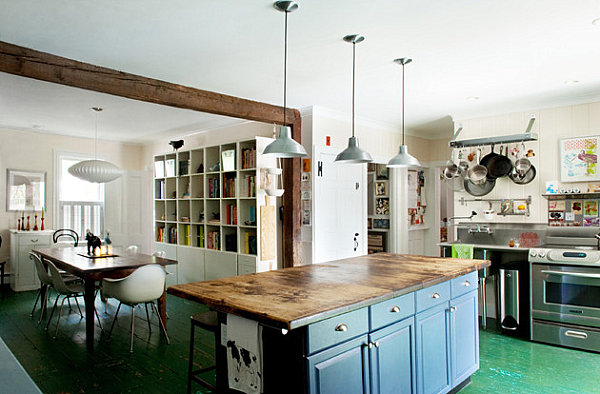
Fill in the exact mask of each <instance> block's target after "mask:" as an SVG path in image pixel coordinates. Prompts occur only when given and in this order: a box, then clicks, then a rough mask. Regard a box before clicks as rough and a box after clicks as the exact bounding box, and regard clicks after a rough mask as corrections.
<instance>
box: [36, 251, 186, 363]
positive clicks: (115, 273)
mask: <svg viewBox="0 0 600 394" xmlns="http://www.w3.org/2000/svg"><path fill="white" fill-rule="evenodd" d="M33 252H35V253H37V254H39V255H40V256H41V258H42V262H43V263H46V262H47V261H50V262H52V263H53V264H54V265H55V266H56V267H57V268H58V269H61V270H64V271H66V272H68V273H70V274H72V275H75V276H77V277H79V278H81V279H82V280H83V285H84V294H83V298H84V302H85V335H86V337H85V342H86V347H87V350H88V351H89V352H93V351H94V319H95V318H94V315H95V314H94V311H95V306H94V304H95V298H96V294H95V292H96V282H97V281H102V280H103V279H107V278H108V279H120V278H124V277H126V276H128V275H130V274H131V273H132V272H133V271H135V270H136V269H137V268H139V267H141V266H144V265H148V264H160V265H162V266H167V265H172V264H177V261H176V260H172V259H167V258H163V257H158V256H152V255H148V254H144V253H133V252H130V251H127V250H125V249H124V248H119V247H115V248H113V251H112V254H111V255H109V256H90V255H88V253H87V247H85V246H83V247H63V248H39V249H34V250H33ZM41 291H42V299H43V300H44V299H46V298H45V296H46V292H47V291H48V289H47V286H45V285H42V289H41ZM158 309H159V313H160V318H161V319H162V321H163V323H164V325H165V327H166V325H167V321H166V316H167V314H166V311H167V299H166V292H163V294H162V295H161V297H160V298H159V299H158Z"/></svg>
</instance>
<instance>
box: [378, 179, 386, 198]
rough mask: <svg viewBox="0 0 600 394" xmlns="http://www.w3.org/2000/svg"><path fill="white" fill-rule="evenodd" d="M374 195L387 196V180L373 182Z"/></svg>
mask: <svg viewBox="0 0 600 394" xmlns="http://www.w3.org/2000/svg"><path fill="white" fill-rule="evenodd" d="M375 195H376V196H387V182H375Z"/></svg>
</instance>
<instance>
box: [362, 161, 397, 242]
mask: <svg viewBox="0 0 600 394" xmlns="http://www.w3.org/2000/svg"><path fill="white" fill-rule="evenodd" d="M367 182H368V186H367V204H368V205H367V212H368V216H367V229H368V235H367V239H368V252H369V253H378V252H388V251H389V250H390V249H389V231H390V191H391V188H390V186H391V185H390V179H389V171H388V169H387V167H386V165H385V164H380V163H369V164H368V165H367Z"/></svg>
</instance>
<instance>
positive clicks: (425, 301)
mask: <svg viewBox="0 0 600 394" xmlns="http://www.w3.org/2000/svg"><path fill="white" fill-rule="evenodd" d="M448 300H450V281H446V282H443V283H440V284H437V285H435V286H431V287H427V288H425V289H421V290H418V291H417V313H418V312H421V311H424V310H425V309H429V308H431V307H432V306H435V305H439V304H441V303H444V302H447V301H448Z"/></svg>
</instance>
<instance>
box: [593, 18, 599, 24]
mask: <svg viewBox="0 0 600 394" xmlns="http://www.w3.org/2000/svg"><path fill="white" fill-rule="evenodd" d="M592 25H594V26H600V18H596V19H594V20H593V21H592Z"/></svg>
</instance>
